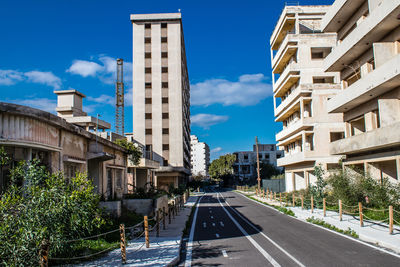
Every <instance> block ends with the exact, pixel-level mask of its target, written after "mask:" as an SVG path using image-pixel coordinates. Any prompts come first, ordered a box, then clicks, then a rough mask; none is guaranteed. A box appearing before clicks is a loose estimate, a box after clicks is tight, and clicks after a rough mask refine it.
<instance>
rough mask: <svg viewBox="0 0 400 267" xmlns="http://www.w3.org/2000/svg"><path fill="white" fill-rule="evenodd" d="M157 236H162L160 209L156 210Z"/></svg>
mask: <svg viewBox="0 0 400 267" xmlns="http://www.w3.org/2000/svg"><path fill="white" fill-rule="evenodd" d="M156 236H157V237H159V236H160V210H156Z"/></svg>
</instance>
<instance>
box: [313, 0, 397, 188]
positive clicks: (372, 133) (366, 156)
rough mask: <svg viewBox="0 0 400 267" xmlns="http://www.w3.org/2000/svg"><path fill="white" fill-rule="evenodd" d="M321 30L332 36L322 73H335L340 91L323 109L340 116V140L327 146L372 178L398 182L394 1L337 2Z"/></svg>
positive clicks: (328, 12) (395, 7)
mask: <svg viewBox="0 0 400 267" xmlns="http://www.w3.org/2000/svg"><path fill="white" fill-rule="evenodd" d="M321 28H322V30H323V31H324V32H326V33H328V34H331V33H333V34H335V35H336V36H337V40H336V42H335V45H334V47H333V49H332V52H331V53H330V54H329V55H328V56H327V57H326V58H325V60H324V70H325V71H327V72H338V73H339V74H340V75H339V77H340V81H341V84H342V89H343V90H342V91H341V92H340V93H338V94H337V95H336V96H333V97H332V98H331V99H330V100H329V101H328V103H327V111H328V112H329V113H330V114H341V113H343V119H344V122H345V125H346V127H345V138H344V139H341V140H337V141H335V142H332V143H331V144H330V153H331V154H332V155H344V156H345V159H344V164H345V165H354V166H356V167H357V168H358V169H359V170H360V171H361V172H363V171H368V172H369V173H370V174H371V175H372V176H373V177H374V178H376V179H381V178H382V177H388V178H389V180H390V181H391V182H398V181H399V178H400V134H399V133H400V0H368V1H367V0H347V1H346V0H337V1H335V2H334V3H333V5H332V6H331V7H330V8H329V10H328V11H327V13H326V15H325V17H324V18H323V20H322V25H321Z"/></svg>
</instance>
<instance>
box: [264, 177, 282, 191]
mask: <svg viewBox="0 0 400 267" xmlns="http://www.w3.org/2000/svg"><path fill="white" fill-rule="evenodd" d="M285 185H286V180H285V179H274V180H267V179H263V180H262V187H263V188H264V189H265V190H266V189H267V188H269V190H272V191H273V192H285V191H286V186H285Z"/></svg>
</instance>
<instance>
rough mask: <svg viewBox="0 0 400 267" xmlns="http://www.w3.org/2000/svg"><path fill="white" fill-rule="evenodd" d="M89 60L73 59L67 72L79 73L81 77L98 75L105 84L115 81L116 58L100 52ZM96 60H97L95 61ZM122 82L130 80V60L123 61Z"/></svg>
mask: <svg viewBox="0 0 400 267" xmlns="http://www.w3.org/2000/svg"><path fill="white" fill-rule="evenodd" d="M94 58H96V59H97V60H96V59H93V60H91V61H87V60H74V61H73V62H72V65H71V66H70V67H69V68H68V69H67V72H70V73H73V74H77V75H81V76H82V77H88V76H92V77H98V78H99V79H100V81H101V82H103V83H105V84H113V83H115V81H116V72H117V59H116V58H113V57H110V56H106V55H104V54H101V55H99V56H97V57H94ZM96 61H97V62H96ZM123 72H124V82H125V83H128V84H130V82H131V81H132V62H128V61H124V63H123Z"/></svg>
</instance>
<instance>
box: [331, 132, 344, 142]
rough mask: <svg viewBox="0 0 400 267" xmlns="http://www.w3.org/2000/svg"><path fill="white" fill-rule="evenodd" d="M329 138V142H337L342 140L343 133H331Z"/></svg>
mask: <svg viewBox="0 0 400 267" xmlns="http://www.w3.org/2000/svg"><path fill="white" fill-rule="evenodd" d="M330 137H331V142H335V141H337V140H340V139H343V138H344V132H331V133H330Z"/></svg>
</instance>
